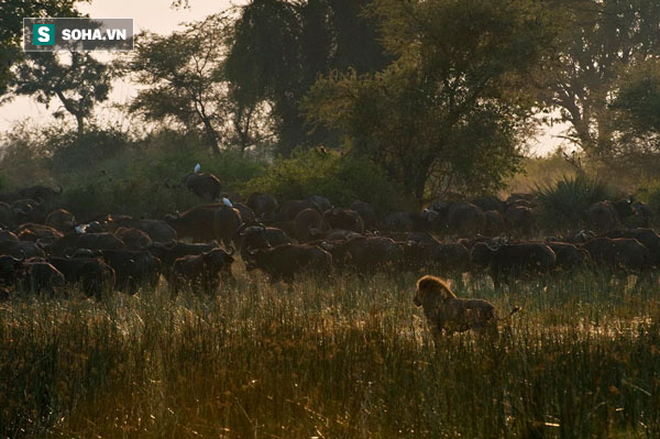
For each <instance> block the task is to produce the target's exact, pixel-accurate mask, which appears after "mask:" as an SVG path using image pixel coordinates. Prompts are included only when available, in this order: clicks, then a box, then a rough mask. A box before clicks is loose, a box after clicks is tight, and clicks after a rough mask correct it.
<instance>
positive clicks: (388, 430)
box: [0, 273, 660, 438]
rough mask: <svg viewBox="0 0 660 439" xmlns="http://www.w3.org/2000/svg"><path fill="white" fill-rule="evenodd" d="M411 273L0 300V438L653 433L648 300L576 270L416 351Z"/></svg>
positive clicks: (658, 344)
mask: <svg viewBox="0 0 660 439" xmlns="http://www.w3.org/2000/svg"><path fill="white" fill-rule="evenodd" d="M416 277H417V276H416V275H413V274H407V275H402V276H396V277H394V276H389V275H376V276H373V277H369V278H367V279H360V278H357V277H343V278H340V279H337V280H335V281H332V282H316V281H314V280H312V279H307V280H301V281H300V282H297V283H295V284H294V285H293V286H292V287H287V286H285V285H270V284H268V283H267V282H266V281H265V279H264V278H262V277H256V278H255V277H252V278H247V277H245V276H244V274H243V273H239V276H238V282H237V285H236V286H235V287H232V289H231V290H224V291H221V292H220V294H219V295H218V297H216V298H208V297H202V298H197V297H194V296H191V295H185V294H184V295H182V296H181V297H179V298H178V299H177V300H176V301H174V302H173V301H170V300H169V299H168V298H167V294H166V293H167V291H166V287H164V286H162V287H160V288H159V290H157V291H144V292H141V293H140V294H138V295H137V296H135V297H126V296H123V295H120V294H116V295H113V296H112V297H110V298H109V299H107V300H104V301H102V302H95V301H92V300H83V299H71V300H61V301H59V300H49V301H46V300H38V299H13V300H12V301H10V302H6V303H3V304H0V401H1V403H0V437H2V438H5V437H9V438H20V437H66V438H93V437H103V438H115V437H116V438H120V437H121V438H125V437H128V438H138V437H139V438H152V437H153V438H156V437H158V438H160V437H172V438H188V437H190V438H193V437H226V438H248V437H250V438H254V437H258V438H262V437H264V438H310V437H318V438H372V437H383V438H391V437H429V438H456V437H464V438H482V437H484V438H491V437H492V438H496V437H511V438H546V437H547V438H587V437H594V438H600V437H602V438H610V437H615V438H623V437H626V438H628V437H630V438H633V437H657V435H658V434H660V334H659V327H658V323H657V322H658V318H659V317H660V300H659V298H660V294H659V293H660V288H658V286H657V285H656V286H653V287H649V286H646V287H644V288H642V289H641V290H638V291H635V290H633V289H632V288H631V287H630V285H624V283H623V282H618V283H617V282H608V281H607V280H606V279H603V278H601V277H598V276H592V275H588V274H578V275H571V276H568V275H567V276H564V277H561V278H555V279H552V280H550V281H549V282H548V283H547V284H542V283H540V282H527V283H519V284H517V285H516V286H514V287H512V288H505V290H504V291H494V290H493V288H492V284H491V283H490V281H488V280H487V279H486V278H482V277H477V278H474V279H468V278H466V279H465V280H464V282H461V283H460V284H459V285H457V287H456V290H457V293H458V294H459V295H460V296H471V297H484V298H487V299H489V300H491V301H492V302H493V303H494V304H495V305H496V306H497V307H498V308H500V309H502V310H507V311H508V310H509V309H511V308H512V307H513V306H515V305H520V306H522V307H523V308H524V311H523V312H522V313H520V314H519V315H517V316H516V317H515V318H514V319H513V320H512V322H511V325H509V326H505V327H504V328H503V330H502V331H501V337H500V339H499V340H498V341H496V342H492V341H489V340H488V339H485V338H479V336H477V335H474V334H471V333H466V334H462V335H456V336H452V337H447V338H445V339H442V340H440V341H439V342H438V343H437V345H436V344H434V342H433V339H432V337H431V335H430V334H429V331H428V329H427V327H426V324H425V322H424V320H423V316H422V314H421V311H420V310H419V309H417V308H415V307H414V306H413V305H412V296H413V288H414V283H415V280H416Z"/></svg>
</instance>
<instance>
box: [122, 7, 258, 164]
mask: <svg viewBox="0 0 660 439" xmlns="http://www.w3.org/2000/svg"><path fill="white" fill-rule="evenodd" d="M230 22H231V19H230V16H229V15H228V14H219V15H211V16H209V17H207V18H206V19H205V20H203V21H200V22H195V23H190V24H188V25H187V26H186V28H185V29H184V30H183V31H180V32H174V33H172V34H170V35H168V36H159V35H156V34H151V33H143V34H141V35H139V36H138V38H137V43H136V52H135V55H134V57H133V59H132V62H131V65H130V67H131V70H132V71H133V72H134V73H135V78H136V79H137V81H138V83H140V84H143V85H145V86H146V88H144V89H142V90H140V92H139V93H138V96H137V97H136V99H135V100H134V101H133V102H132V104H131V110H132V111H134V112H138V113H139V114H141V115H142V116H144V117H145V118H146V119H148V120H155V121H169V122H174V123H178V124H180V125H182V126H183V127H185V129H187V130H188V131H192V132H195V131H198V132H200V133H202V135H203V137H204V138H205V139H206V141H207V143H208V144H209V145H210V147H211V148H212V149H213V151H214V152H216V153H219V152H220V151H221V150H222V149H223V147H229V146H233V145H238V146H240V147H241V148H242V149H245V148H247V147H250V146H253V145H255V144H257V143H259V142H260V141H262V140H264V138H267V137H268V135H269V130H268V127H267V124H265V123H264V117H263V116H262V113H263V112H264V111H265V110H264V109H263V106H262V105H261V103H260V102H255V101H252V102H244V101H239V102H236V101H232V100H230V99H229V98H228V94H229V91H230V88H231V84H229V82H228V81H227V80H226V75H225V71H224V59H225V52H226V50H227V49H226V47H227V38H228V32H229V24H230Z"/></svg>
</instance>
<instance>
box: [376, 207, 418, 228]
mask: <svg viewBox="0 0 660 439" xmlns="http://www.w3.org/2000/svg"><path fill="white" fill-rule="evenodd" d="M380 228H381V229H383V230H385V231H388V232H412V231H413V228H414V222H413V219H412V216H411V215H410V213H408V212H404V211H398V212H392V213H390V214H389V215H387V216H386V217H385V218H383V221H381V223H380Z"/></svg>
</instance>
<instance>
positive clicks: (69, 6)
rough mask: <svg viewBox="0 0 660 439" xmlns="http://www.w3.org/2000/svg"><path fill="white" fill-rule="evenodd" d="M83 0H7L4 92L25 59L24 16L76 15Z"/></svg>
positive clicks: (1, 38) (2, 38) (1, 52)
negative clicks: (14, 72) (23, 43)
mask: <svg viewBox="0 0 660 439" xmlns="http://www.w3.org/2000/svg"><path fill="white" fill-rule="evenodd" d="M76 3H81V1H79V0H4V1H3V2H2V7H1V8H0V96H2V95H4V94H5V93H6V92H7V86H8V83H9V80H10V78H11V77H12V72H11V68H12V66H14V65H15V64H17V63H18V62H20V61H21V60H22V59H23V55H24V54H23V51H22V50H21V38H22V35H23V17H75V16H78V12H77V11H76V9H75V4H76Z"/></svg>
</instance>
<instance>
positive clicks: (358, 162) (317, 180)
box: [245, 149, 405, 209]
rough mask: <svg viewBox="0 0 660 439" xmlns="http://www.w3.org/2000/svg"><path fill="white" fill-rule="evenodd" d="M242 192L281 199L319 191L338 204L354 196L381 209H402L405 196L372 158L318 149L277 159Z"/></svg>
mask: <svg viewBox="0 0 660 439" xmlns="http://www.w3.org/2000/svg"><path fill="white" fill-rule="evenodd" d="M245 189H246V191H245V193H251V192H268V193H271V194H273V195H275V196H276V197H278V198H280V199H301V198H307V197H309V196H311V195H321V196H324V197H326V198H328V199H329V200H330V201H331V202H332V203H334V204H335V205H338V206H348V205H349V204H350V203H352V202H353V201H355V200H362V201H366V202H368V203H372V204H373V205H374V206H375V207H376V208H380V209H402V208H403V207H404V205H405V201H404V197H403V196H402V195H401V192H400V191H399V190H398V188H397V187H396V185H395V184H394V183H392V182H391V181H390V180H389V179H388V178H387V177H386V175H385V173H384V172H383V171H382V170H381V169H380V168H378V167H377V166H376V165H375V164H373V163H372V162H370V161H368V160H365V159H359V158H353V157H342V156H340V155H339V154H337V153H334V152H325V151H324V150H319V149H310V150H307V151H301V150H297V151H295V152H294V153H293V156H292V158H289V159H278V160H276V161H275V163H273V165H272V166H271V167H270V168H269V169H268V171H267V173H266V174H264V175H262V176H259V177H256V178H253V179H251V180H250V181H248V182H247V184H246V187H245Z"/></svg>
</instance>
